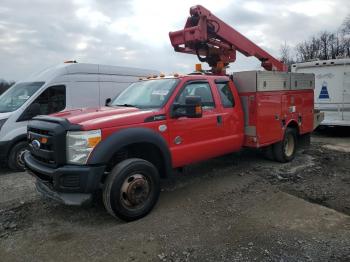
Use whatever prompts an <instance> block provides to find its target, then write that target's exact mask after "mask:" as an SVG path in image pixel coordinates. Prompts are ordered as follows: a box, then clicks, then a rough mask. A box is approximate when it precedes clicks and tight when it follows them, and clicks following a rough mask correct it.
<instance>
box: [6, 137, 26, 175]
mask: <svg viewBox="0 0 350 262" xmlns="http://www.w3.org/2000/svg"><path fill="white" fill-rule="evenodd" d="M26 150H28V143H27V142H26V141H21V142H18V143H17V144H15V145H14V146H13V147H12V148H11V150H10V154H9V158H8V166H9V168H10V169H12V170H14V171H24V159H23V155H24V152H25V151H26Z"/></svg>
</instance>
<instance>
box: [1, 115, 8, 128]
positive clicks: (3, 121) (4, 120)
mask: <svg viewBox="0 0 350 262" xmlns="http://www.w3.org/2000/svg"><path fill="white" fill-rule="evenodd" d="M6 120H7V118H5V119H0V130H1V128H2V126H3V125H4V124H5V122H6Z"/></svg>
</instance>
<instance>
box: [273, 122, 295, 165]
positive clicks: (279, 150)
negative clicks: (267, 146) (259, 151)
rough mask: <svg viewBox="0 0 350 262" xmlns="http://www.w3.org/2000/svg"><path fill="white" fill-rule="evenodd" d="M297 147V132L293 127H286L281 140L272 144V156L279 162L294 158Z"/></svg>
mask: <svg viewBox="0 0 350 262" xmlns="http://www.w3.org/2000/svg"><path fill="white" fill-rule="evenodd" d="M296 149H297V134H296V131H295V129H293V128H289V127H288V128H287V129H286V132H285V133H284V137H283V140H282V141H280V142H278V143H276V144H274V145H273V146H272V150H273V155H274V158H275V159H276V160H277V161H278V162H281V163H286V162H289V161H291V160H293V159H294V156H295V152H296Z"/></svg>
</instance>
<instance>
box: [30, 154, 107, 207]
mask: <svg viewBox="0 0 350 262" xmlns="http://www.w3.org/2000/svg"><path fill="white" fill-rule="evenodd" d="M24 162H25V166H26V169H27V171H28V172H29V173H30V174H31V175H33V176H34V177H35V178H36V180H37V183H36V187H37V190H38V191H39V192H40V193H41V194H43V195H44V196H46V197H49V198H51V199H54V200H56V201H59V202H62V203H65V204H68V205H81V204H83V203H85V202H87V201H89V200H90V199H91V197H92V194H93V193H94V192H96V191H97V190H99V189H100V188H101V180H102V177H103V174H104V170H105V166H74V165H65V166H62V167H58V168H51V167H48V166H47V165H45V164H43V163H41V162H39V161H37V160H36V159H35V158H34V157H33V156H32V155H31V153H30V152H26V153H25V155H24Z"/></svg>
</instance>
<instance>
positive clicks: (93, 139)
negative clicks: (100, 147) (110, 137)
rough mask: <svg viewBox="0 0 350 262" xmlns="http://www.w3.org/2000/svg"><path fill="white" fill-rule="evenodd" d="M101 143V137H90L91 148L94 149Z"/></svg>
mask: <svg viewBox="0 0 350 262" xmlns="http://www.w3.org/2000/svg"><path fill="white" fill-rule="evenodd" d="M100 141H101V137H100V136H95V137H89V138H88V144H89V147H91V148H94V147H95V146H96V145H97V144H98V143H99V142H100Z"/></svg>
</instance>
